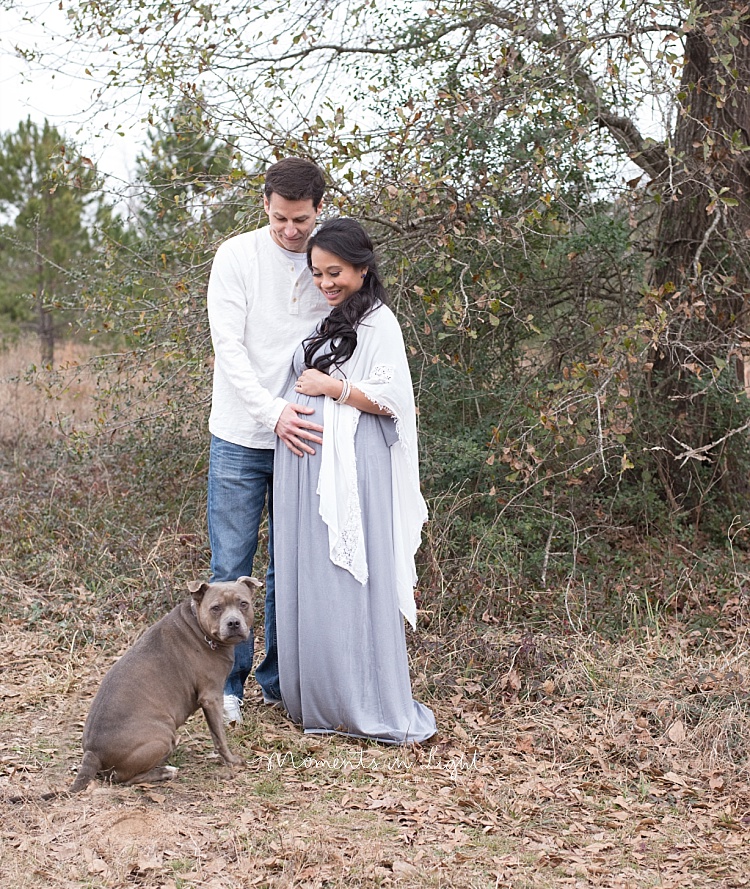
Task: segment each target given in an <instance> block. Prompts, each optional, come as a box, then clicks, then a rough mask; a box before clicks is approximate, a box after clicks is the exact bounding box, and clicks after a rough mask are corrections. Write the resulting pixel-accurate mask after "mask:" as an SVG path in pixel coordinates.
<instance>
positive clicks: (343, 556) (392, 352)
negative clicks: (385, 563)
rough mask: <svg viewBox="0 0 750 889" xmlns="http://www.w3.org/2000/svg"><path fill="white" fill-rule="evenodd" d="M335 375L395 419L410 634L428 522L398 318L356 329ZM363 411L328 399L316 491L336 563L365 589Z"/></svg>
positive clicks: (402, 593) (379, 317)
mask: <svg viewBox="0 0 750 889" xmlns="http://www.w3.org/2000/svg"><path fill="white" fill-rule="evenodd" d="M332 376H335V377H337V378H338V379H342V378H344V377H346V378H348V379H349V380H350V381H351V382H352V385H353V386H355V387H356V388H357V389H359V390H360V391H361V392H363V393H364V394H365V395H366V396H367V397H368V398H369V399H370V400H371V401H372V402H373V403H375V404H377V405H378V406H380V407H384V408H387V409H388V410H389V411H390V412H391V414H392V415H393V417H394V418H395V420H396V432H397V434H398V442H396V443H394V445H393V447H392V448H391V449H390V450H391V478H392V483H391V496H392V502H393V543H394V560H395V567H396V586H397V592H398V602H399V608H400V610H401V613H402V614H403V615H404V617H405V618H406V619H407V620H408V621H409V623H410V624H411V625H412V627H413V626H414V625H415V624H416V619H417V608H416V604H415V601H414V586H415V584H416V582H417V571H416V567H415V564H414V555H415V553H416V551H417V548H418V547H419V544H420V542H421V539H422V525H423V524H424V523H425V522H426V521H427V505H426V503H425V501H424V498H423V497H422V494H421V491H420V489H419V459H418V454H417V417H416V411H415V408H414V391H413V389H412V382H411V375H410V373H409V365H408V363H407V360H406V350H405V348H404V340H403V335H402V333H401V328H400V326H399V323H398V321H397V320H396V316H395V315H394V314H393V312H392V311H391V310H390V309H389V308H388V307H387V306H384V305H380V306H378V307H377V308H376V309H375V310H374V311H373V312H372V313H371V314H370V315H368V316H367V317H366V318H365V319H364V321H363V322H362V323H361V324H360V326H359V327H358V328H357V348H356V349H355V351H354V354H353V355H352V357H351V358H350V359H349V360H348V361H346V362H344V364H342V365H341V369H340V371H334V372H332ZM359 416H360V411H358V410H357V409H356V408H354V407H351V406H350V405H347V404H336V403H335V402H334V400H333V399H332V398H326V399H325V402H324V408H323V445H322V450H321V465H320V475H319V477H318V489H317V492H318V494H319V495H320V515H321V517H322V518H323V521H324V522H325V523H326V525H327V526H328V543H329V547H330V556H331V560H332V561H333V563H334V564H336V565H339V566H341V567H342V568H345V569H346V570H347V571H350V572H351V574H352V575H353V576H354V577H355V578H356V579H357V580H358V581H359V582H360V583H361V584H365V583H366V582H367V578H368V567H367V552H366V548H365V538H364V532H363V528H362V514H361V509H360V503H359V492H358V490H357V462H356V458H355V453H354V434H355V432H356V431H357V422H358V420H359Z"/></svg>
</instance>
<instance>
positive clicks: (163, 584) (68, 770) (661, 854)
mask: <svg viewBox="0 0 750 889" xmlns="http://www.w3.org/2000/svg"><path fill="white" fill-rule="evenodd" d="M86 358H87V355H86V351H85V350H82V351H80V352H76V353H74V354H71V355H69V356H67V360H68V361H69V362H71V363H72V362H78V363H79V364H82V363H83V362H84V361H85V359H86ZM28 359H31V360H33V358H32V356H31V353H30V352H29V353H27V354H26V356H25V357H24V354H23V351H22V350H18V351H17V352H15V353H13V354H11V353H6V354H4V355H2V356H0V360H1V361H2V370H1V373H2V380H3V385H2V390H0V391H2V396H1V397H2V398H3V399H5V401H4V402H3V405H4V406H9V407H10V409H11V410H13V411H15V413H14V414H13V422H14V426H15V427H16V438H15V439H14V441H13V442H11V444H12V445H13V455H12V457H10V458H9V457H8V453H7V448H6V451H5V453H4V454H3V451H2V450H0V455H4V457H5V462H4V463H3V464H2V465H0V616H2V621H1V622H0V700H1V701H2V707H1V709H0V810H1V811H2V814H3V818H2V823H0V877H2V884H3V886H9V887H12V889H41V887H49V886H53V887H71V889H72V887H76V889H83V887H92V889H93V887H95V889H125V887H132V886H142V887H154V889H156V887H163V889H192V887H205V889H245V887H251V886H260V887H269V889H271V887H272V889H287V887H310V889H312V887H316V889H318V887H319V889H323V887H326V889H344V887H374V886H403V887H405V889H417V887H428V889H432V887H435V889H438V887H440V889H442V887H445V889H448V887H457V889H485V887H500V886H507V887H513V889H523V887H530V889H531V887H534V889H537V887H538V889H543V887H553V886H554V887H557V886H571V887H589V886H603V887H613V889H614V887H620V889H626V887H628V889H641V887H643V889H647V887H655V886H660V887H680V889H682V887H685V886H696V887H740V886H746V885H748V884H749V883H750V877H749V876H748V875H749V874H750V842H748V840H750V766H749V763H750V758H749V757H750V746H749V745H750V667H749V666H748V636H747V627H748V623H749V619H748V618H749V615H748V607H747V605H748V603H747V597H746V596H745V595H744V593H743V592H742V587H743V584H744V583H745V581H746V579H747V578H746V575H743V576H742V577H741V578H740V576H739V575H737V583H736V584H735V583H734V582H733V581H732V580H731V578H730V580H729V581H727V582H726V584H725V587H724V590H725V592H724V593H723V594H722V595H721V596H719V595H718V593H716V591H715V589H714V590H713V593H714V595H713V597H712V598H709V596H708V592H710V591H711V590H712V587H711V579H710V578H709V577H708V576H707V577H706V579H705V583H704V585H703V586H701V587H700V590H701V591H702V592H701V596H696V597H695V601H693V600H692V599H691V600H690V601H688V600H686V604H685V606H684V608H683V610H682V611H678V610H671V611H667V610H662V611H661V612H660V613H659V614H658V615H657V616H656V617H657V618H658V619H656V620H655V621H654V622H653V624H652V626H651V627H650V629H648V630H645V629H642V631H641V632H640V633H639V634H638V635H637V636H636V635H632V636H630V637H628V638H623V639H619V640H616V641H612V640H611V639H610V641H607V640H606V639H603V638H601V637H599V636H597V635H594V634H591V633H581V632H576V631H573V630H572V629H571V625H572V621H555V620H553V619H551V618H550V619H549V620H548V621H547V624H546V626H543V625H541V624H540V621H539V618H538V617H537V618H536V619H535V621H534V622H533V627H534V629H533V631H532V630H531V629H526V630H523V629H521V626H522V625H523V623H524V615H523V610H522V609H515V610H514V611H512V610H511V609H508V610H507V615H508V616H507V620H506V619H505V618H503V621H502V623H501V622H499V619H498V617H497V616H495V615H496V614H497V613H500V611H501V610H502V609H498V610H497V611H496V612H491V611H490V610H488V611H487V612H486V614H483V615H482V617H481V618H480V617H479V615H478V613H473V612H471V613H469V614H470V616H469V617H465V618H464V619H463V622H462V621H461V619H460V618H458V617H456V616H455V615H451V616H446V613H443V612H441V611H439V607H438V606H439V603H440V601H441V597H443V596H449V595H450V594H451V590H450V581H449V579H448V580H446V584H447V585H446V586H445V587H444V588H441V590H439V591H434V592H433V593H432V595H431V591H430V590H424V591H423V592H424V598H425V601H426V602H430V601H432V602H433V603H436V604H435V608H436V611H435V613H434V614H433V615H432V616H431V618H432V619H431V621H430V622H428V621H427V620H425V622H424V623H423V626H422V627H421V628H420V630H419V632H418V633H417V634H415V635H414V636H410V648H411V651H412V655H413V665H412V666H413V669H412V673H413V677H414V690H415V696H417V697H418V698H419V699H421V700H424V701H426V702H428V703H429V704H430V705H431V706H432V707H433V708H434V709H435V712H436V715H437V718H438V725H439V737H438V739H437V741H436V742H435V743H434V744H432V745H429V746H426V747H423V748H417V749H413V750H394V749H390V748H383V747H378V746H375V745H369V744H363V743H356V742H352V741H347V740H344V739H340V738H325V737H306V736H304V735H302V734H300V732H299V731H298V730H297V729H296V728H295V727H294V726H292V725H290V724H289V723H288V722H287V721H286V720H285V719H284V717H283V716H282V715H281V714H280V713H279V712H278V711H274V710H269V709H268V708H266V707H264V706H263V705H262V703H261V701H260V698H259V695H258V693H257V692H256V691H250V692H249V694H250V697H251V699H250V701H249V702H248V705H247V707H246V722H245V724H244V726H243V727H242V728H241V729H240V730H238V731H235V732H234V733H233V734H232V736H231V739H230V743H231V745H232V746H233V748H234V749H235V750H237V751H238V752H240V753H241V754H242V755H243V757H244V759H245V761H246V766H245V767H244V768H242V769H239V770H237V771H236V772H235V773H234V774H230V773H229V771H228V770H226V769H225V768H224V767H222V766H220V765H219V763H218V761H217V760H216V758H215V756H214V755H213V752H212V749H211V744H210V739H209V735H208V730H207V728H206V726H205V723H204V721H203V718H202V716H200V715H196V716H195V717H193V718H192V719H191V720H190V721H189V722H188V724H187V725H186V726H185V727H184V728H183V729H182V731H181V733H180V739H181V740H180V744H179V746H178V748H177V750H176V751H175V754H174V757H173V760H172V761H173V762H174V764H176V765H178V766H180V767H181V772H180V774H179V776H178V777H177V779H176V780H175V781H173V782H170V783H169V784H166V785H162V786H153V787H143V788H120V787H111V786H107V785H104V784H102V783H100V782H97V783H95V784H93V785H92V786H91V787H90V788H89V789H88V790H87V791H86V792H85V793H83V794H82V795H81V796H79V797H77V798H75V799H69V798H67V797H65V796H61V797H59V798H57V799H55V800H52V801H49V802H44V801H42V800H41V794H42V793H44V792H45V791H48V790H50V789H55V790H57V789H62V788H65V787H66V786H67V785H68V784H69V783H70V781H71V777H72V774H73V770H74V769H75V768H76V767H77V765H78V762H79V757H80V733H81V728H82V724H83V720H84V718H85V715H86V711H87V708H88V706H89V703H90V701H91V699H92V697H93V695H94V693H95V690H96V688H97V685H98V683H99V681H100V679H101V677H102V675H103V674H104V672H105V671H106V669H107V668H108V666H109V665H110V664H111V663H112V661H113V660H114V658H116V657H117V656H118V655H119V654H120V653H121V652H122V651H123V650H124V649H125V648H126V647H127V646H128V645H129V644H130V643H131V642H132V641H133V639H134V638H135V637H136V636H137V635H138V634H139V633H140V632H141V631H142V630H143V628H144V627H145V626H146V625H147V624H149V623H151V622H152V621H153V620H154V619H156V617H158V616H159V615H160V614H161V613H164V612H165V611H166V610H167V609H168V607H169V606H170V604H171V602H172V601H173V600H174V599H175V598H176V597H179V596H181V595H182V593H181V592H179V590H180V589H181V588H182V587H183V586H184V580H185V578H187V577H188V576H194V575H196V574H201V573H203V574H205V568H206V558H207V552H206V548H205V540H204V530H203V526H204V516H203V515H202V513H201V509H200V507H195V503H194V501H196V500H197V499H199V495H198V493H197V492H198V491H202V489H203V487H204V480H203V478H202V475H201V474H200V473H198V472H197V471H195V470H191V471H193V472H194V476H195V480H193V476H191V475H190V472H189V471H188V472H185V471H184V470H181V471H179V472H178V471H176V470H175V471H174V472H173V475H174V478H172V477H171V476H170V475H166V476H165V475H164V474H163V465H162V464H163V459H164V458H163V456H162V455H161V454H160V453H156V454H155V455H153V459H152V461H151V463H154V464H156V468H157V473H161V475H159V474H157V475H155V476H154V477H153V478H152V477H150V476H148V473H149V472H151V463H144V462H143V460H142V455H140V454H138V453H136V452H133V453H131V452H128V451H122V452H118V453H117V454H116V455H114V456H113V455H112V454H107V453H106V452H105V451H104V450H100V451H99V452H97V454H95V455H94V456H91V455H87V454H84V455H83V456H82V457H80V459H79V460H78V462H74V461H66V460H65V459H63V458H60V460H59V461H58V462H55V460H54V458H53V456H50V455H51V454H53V452H54V448H51V447H50V443H51V442H53V441H54V439H55V437H58V436H63V437H64V436H65V435H68V434H70V433H69V431H66V430H70V428H71V426H66V424H67V423H70V424H72V425H74V426H75V427H76V428H84V427H85V426H86V424H87V423H90V422H95V419H96V418H95V416H94V415H93V414H92V413H90V410H91V404H93V402H94V400H95V399H94V395H95V387H94V386H93V385H92V384H91V383H87V382H85V378H84V379H82V380H81V381H80V384H79V385H80V388H76V384H74V383H73V382H72V380H73V379H74V377H75V375H76V373H77V370H76V371H75V373H74V374H73V376H71V377H69V378H68V377H66V379H69V380H70V382H68V383H66V384H65V385H63V386H62V387H61V388H60V389H59V390H56V391H57V394H56V395H55V397H54V399H52V400H50V398H49V397H48V395H46V394H45V390H44V386H48V385H49V382H50V379H51V378H52V376H53V375H54V374H58V373H60V374H62V375H63V376H64V375H65V374H66V373H67V372H68V371H65V370H64V371H60V372H58V371H56V372H54V374H50V372H47V374H48V376H46V377H44V376H43V375H42V376H38V377H37V378H36V379H35V380H34V381H32V382H33V383H34V385H32V383H31V382H26V381H25V380H24V379H22V378H21V377H19V376H18V375H19V373H20V372H21V371H22V369H23V366H24V361H26V360H28ZM14 376H15V377H18V379H15V380H14V379H12V378H13V377H14ZM40 383H42V384H43V386H42V389H41V390H40V389H39V388H38V387H39V384H40ZM55 385H57V382H56V383H55ZM7 387H10V388H7ZM14 399H15V400H14ZM87 405H88V407H87ZM65 418H68V419H65ZM71 418H72V419H71ZM79 424H80V425H79ZM4 426H5V424H4ZM3 438H4V442H5V443H6V444H7V443H8V442H9V437H8V433H7V431H6V430H5V428H4V430H3ZM0 444H2V442H0ZM167 444H168V445H170V446H171V444H172V442H167ZM164 453H165V454H168V453H169V451H167V450H165V452H164ZM170 459H174V458H173V457H171V456H170ZM192 459H193V460H195V457H193V458H192ZM87 461H88V462H87ZM170 467H172V463H170ZM154 478H155V479H156V480H157V482H158V480H159V479H161V482H160V483H157V484H154ZM741 568H742V566H741V565H738V570H740V569H741ZM699 570H700V566H699V565H698V563H697V562H696V567H695V573H696V578H697V574H698V572H699ZM510 582H511V579H510V578H509V583H510ZM664 582H666V581H664ZM583 583H584V584H585V583H586V581H585V579H584V580H583ZM596 583H598V584H601V585H604V584H606V578H604V577H600V576H597V577H596ZM589 589H590V583H589ZM696 589H698V587H696ZM726 590H735V592H734V593H732V594H729V593H727V592H726ZM476 592H477V595H478V596H482V597H491V596H492V595H493V591H487V590H477V591H476ZM576 592H577V591H576V590H575V589H568V591H567V593H568V596H569V597H570V598H571V599H572V598H574V597H575V595H576ZM578 592H582V594H584V595H585V594H586V588H585V587H584V588H583V590H582V591H578ZM472 594H473V593H472ZM494 594H495V595H499V593H497V591H494ZM514 595H515V596H517V598H518V601H519V602H522V603H531V602H533V601H535V599H534V596H533V595H532V594H531V593H529V591H522V590H519V591H515V593H514ZM534 595H536V594H534ZM562 595H563V592H562V591H557V592H556V591H555V590H547V591H544V596H546V597H548V598H549V599H550V600H551V599H553V598H554V597H555V596H557V597H558V598H559V597H561V596H562ZM704 595H705V600H704V601H702V602H701V601H700V599H701V598H702V597H704ZM509 601H510V600H509ZM585 601H586V602H587V603H590V602H592V601H593V600H591V599H586V600H585ZM540 602H541V600H540ZM688 605H689V608H688ZM592 607H593V606H592ZM699 607H702V608H703V612H699V611H698V609H699ZM503 613H505V612H503ZM550 613H551V612H550ZM698 617H702V618H705V620H704V621H703V625H701V626H699V624H700V621H697V618H698ZM529 625H530V626H531V625H532V624H529ZM15 795H22V796H23V797H24V798H25V799H26V801H25V802H22V803H20V804H19V803H11V802H10V797H12V796H15Z"/></svg>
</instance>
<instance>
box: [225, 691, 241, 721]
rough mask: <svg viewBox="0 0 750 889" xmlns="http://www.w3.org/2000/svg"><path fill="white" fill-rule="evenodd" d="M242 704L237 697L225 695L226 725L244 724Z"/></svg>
mask: <svg viewBox="0 0 750 889" xmlns="http://www.w3.org/2000/svg"><path fill="white" fill-rule="evenodd" d="M241 707H242V702H241V701H240V699H239V698H238V697H237V695H224V725H241V724H242V709H241Z"/></svg>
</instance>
